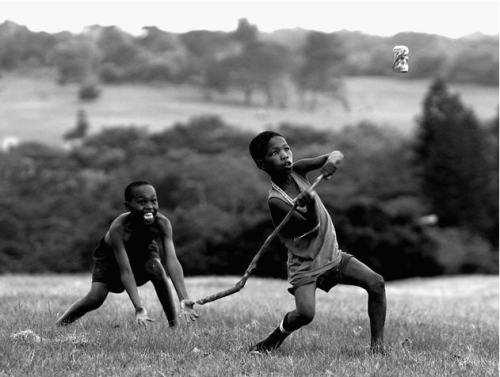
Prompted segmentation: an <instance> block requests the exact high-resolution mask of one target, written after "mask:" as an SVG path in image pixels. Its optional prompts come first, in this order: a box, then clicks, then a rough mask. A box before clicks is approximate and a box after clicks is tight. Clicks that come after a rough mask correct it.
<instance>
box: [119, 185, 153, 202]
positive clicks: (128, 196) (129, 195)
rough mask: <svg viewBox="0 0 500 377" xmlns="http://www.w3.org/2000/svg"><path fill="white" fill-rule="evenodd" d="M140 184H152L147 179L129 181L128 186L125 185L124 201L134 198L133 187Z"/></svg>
mask: <svg viewBox="0 0 500 377" xmlns="http://www.w3.org/2000/svg"><path fill="white" fill-rule="evenodd" d="M140 186H152V185H151V183H149V182H147V181H134V182H132V183H129V184H128V186H127V187H125V192H124V196H125V201H126V202H130V201H131V200H132V199H134V189H135V188H136V187H140Z"/></svg>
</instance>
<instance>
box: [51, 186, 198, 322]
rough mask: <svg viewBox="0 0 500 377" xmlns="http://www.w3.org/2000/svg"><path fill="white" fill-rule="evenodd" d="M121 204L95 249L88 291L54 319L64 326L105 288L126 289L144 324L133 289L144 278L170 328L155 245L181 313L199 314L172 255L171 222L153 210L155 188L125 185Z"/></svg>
mask: <svg viewBox="0 0 500 377" xmlns="http://www.w3.org/2000/svg"><path fill="white" fill-rule="evenodd" d="M125 208H126V209H127V210H128V212H126V213H123V214H121V215H120V216H118V217H117V218H116V219H115V220H114V221H113V222H112V224H111V226H110V228H109V230H108V232H107V233H106V235H105V236H104V237H103V238H102V239H101V240H100V242H99V245H98V246H97V248H96V249H95V250H94V254H93V258H94V267H93V270H92V285H91V287H90V291H89V292H88V293H87V294H86V295H85V296H83V297H82V298H80V299H79V300H77V301H76V302H75V303H74V304H72V305H71V306H70V307H69V309H68V310H67V311H66V312H65V313H64V314H63V315H62V316H61V317H60V318H59V319H58V320H57V322H56V323H57V324H58V325H62V326H64V325H68V324H70V323H72V322H74V321H76V320H77V319H78V318H80V317H82V316H83V315H85V314H86V313H88V312H89V311H92V310H95V309H97V308H99V307H100V306H101V305H102V303H103V302H104V300H105V299H106V297H107V295H108V293H109V292H112V293H121V292H123V291H124V290H125V291H127V294H128V296H129V297H130V300H131V301H132V304H133V305H134V308H135V321H136V322H137V323H138V324H139V325H146V323H147V322H148V321H153V320H152V319H151V318H149V317H148V313H147V310H146V308H145V307H144V306H143V304H142V301H141V299H140V297H139V293H138V290H137V287H138V286H141V285H143V284H145V283H147V282H148V281H151V282H152V283H153V286H154V288H155V290H156V294H157V295H158V299H159V300H160V303H161V305H162V307H163V310H164V311H165V314H166V316H167V320H168V323H169V325H170V326H175V325H176V317H177V315H176V309H175V305H174V301H173V295H172V290H171V288H170V286H169V284H168V279H167V275H166V272H165V269H164V268H163V266H162V264H161V261H160V254H159V251H158V245H157V243H156V242H155V240H158V241H159V242H161V245H162V247H163V249H164V251H165V259H166V261H165V267H166V270H167V272H168V274H169V276H170V278H171V280H172V283H173V284H174V287H175V290H176V291H177V296H178V298H179V300H180V302H181V303H180V306H181V315H186V317H187V318H189V319H191V320H192V321H194V320H196V318H198V314H197V313H196V312H195V311H194V309H193V306H194V302H192V301H190V300H189V297H188V294H187V291H186V287H185V284H184V273H183V270H182V267H181V264H180V263H179V260H178V259H177V255H176V254H175V248H174V243H173V239H172V226H171V224H170V221H169V220H168V219H167V218H166V217H165V216H164V215H162V214H161V213H159V212H158V200H157V197H156V191H155V189H154V187H153V186H152V185H150V184H149V183H148V182H145V181H136V182H132V183H130V184H129V185H128V186H127V187H126V189H125Z"/></svg>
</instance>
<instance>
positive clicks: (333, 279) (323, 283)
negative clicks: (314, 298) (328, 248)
mask: <svg viewBox="0 0 500 377" xmlns="http://www.w3.org/2000/svg"><path fill="white" fill-rule="evenodd" d="M351 258H354V257H353V256H352V255H351V254H347V253H344V252H343V251H341V259H340V263H339V264H338V265H336V266H335V267H332V268H330V269H329V270H326V271H325V272H323V273H322V274H321V275H319V276H317V277H316V278H306V279H302V280H299V281H298V283H297V284H295V285H294V286H293V287H290V288H288V292H290V293H291V294H292V295H293V294H294V292H295V290H296V289H297V288H298V287H301V286H303V285H306V284H311V283H316V288H319V289H321V290H323V291H325V292H328V291H330V289H332V288H333V287H335V286H336V285H337V284H339V283H340V282H341V281H342V278H343V277H344V274H345V270H346V268H347V265H348V264H349V261H350V260H351Z"/></svg>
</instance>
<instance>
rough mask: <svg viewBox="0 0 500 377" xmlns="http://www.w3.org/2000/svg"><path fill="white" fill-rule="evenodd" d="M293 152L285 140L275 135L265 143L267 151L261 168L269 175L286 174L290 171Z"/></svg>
mask: <svg viewBox="0 0 500 377" xmlns="http://www.w3.org/2000/svg"><path fill="white" fill-rule="evenodd" d="M292 165H293V153H292V150H291V149H290V146H289V145H288V144H287V142H286V140H285V139H284V138H283V137H281V136H275V137H273V138H272V139H271V140H269V143H267V153H266V154H265V156H264V160H263V161H262V165H261V169H262V170H264V171H265V172H267V173H268V174H270V175H276V174H287V173H290V172H291V171H292Z"/></svg>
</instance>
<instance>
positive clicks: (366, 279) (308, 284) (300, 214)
mask: <svg viewBox="0 0 500 377" xmlns="http://www.w3.org/2000/svg"><path fill="white" fill-rule="evenodd" d="M249 149H250V154H251V156H252V158H253V160H254V161H255V163H256V164H257V167H258V168H259V169H261V170H263V171H265V172H266V173H267V174H268V175H269V176H270V178H271V190H270V191H269V197H268V205H269V209H270V212H271V217H272V220H273V223H274V224H278V223H280V222H281V220H282V219H283V218H284V217H285V216H286V214H287V213H288V211H289V210H290V208H291V207H292V206H293V203H294V202H293V199H292V198H296V200H297V204H298V207H297V209H296V210H295V211H294V214H293V216H292V217H291V218H290V220H289V221H288V222H287V224H286V225H285V226H284V227H283V229H282V230H281V232H280V233H279V234H278V235H279V237H280V239H281V241H282V243H283V244H284V245H285V247H286V248H287V249H288V261H287V266H288V280H289V282H290V284H291V285H292V287H291V288H290V289H289V291H290V293H292V294H293V295H294V296H295V305H296V307H295V310H293V311H291V312H289V313H287V314H286V315H285V317H284V318H283V320H282V321H281V324H280V325H279V326H278V327H277V328H276V329H275V330H274V331H273V333H272V334H271V335H269V337H268V338H266V339H264V340H263V341H261V342H259V343H257V344H255V345H253V346H252V347H251V349H250V351H257V352H262V351H271V350H274V349H277V348H278V347H279V346H280V345H281V343H282V342H283V341H284V340H285V338H286V337H287V336H288V335H290V334H291V333H292V332H294V331H295V330H298V329H299V328H301V327H302V326H305V325H307V324H309V323H311V321H312V320H313V318H314V315H315V307H316V298H315V295H316V288H319V289H322V290H324V291H325V292H328V291H329V290H330V289H331V288H332V287H334V286H335V285H337V284H349V285H355V286H359V287H361V288H363V289H365V290H366V291H367V292H368V316H369V318H370V328H371V345H370V349H371V352H374V353H379V352H383V347H384V346H383V342H384V324H385V315H386V298H385V282H384V279H383V277H382V276H380V275H379V274H377V273H375V272H374V271H372V270H371V269H370V268H368V267H367V266H366V265H364V264H363V263H361V262H360V261H359V260H357V259H356V258H354V257H353V256H352V255H349V254H347V253H344V252H342V251H341V250H340V249H339V247H338V244H337V236H336V233H335V228H334V226H333V223H332V220H331V218H330V215H329V214H328V212H327V211H326V208H325V207H324V205H323V203H322V202H321V199H320V198H319V197H318V195H317V194H315V193H314V192H313V193H308V192H307V190H308V188H309V187H310V186H311V185H310V183H309V181H308V179H307V173H308V172H310V171H312V170H317V169H320V172H321V173H322V174H323V175H324V176H325V177H326V178H327V179H328V178H329V177H330V176H331V175H332V174H333V173H334V172H335V170H336V166H337V162H339V161H340V160H342V159H343V157H344V156H343V154H342V153H341V152H339V151H334V152H332V153H330V154H329V155H323V156H319V157H316V158H309V159H303V160H300V161H297V162H296V163H293V154H292V151H291V149H290V146H289V145H288V144H287V142H286V140H285V138H284V137H283V136H282V135H280V134H278V133H276V132H272V131H265V132H262V133H260V134H259V135H257V136H256V137H255V138H254V139H253V140H252V141H251V143H250V146H249Z"/></svg>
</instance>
